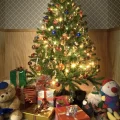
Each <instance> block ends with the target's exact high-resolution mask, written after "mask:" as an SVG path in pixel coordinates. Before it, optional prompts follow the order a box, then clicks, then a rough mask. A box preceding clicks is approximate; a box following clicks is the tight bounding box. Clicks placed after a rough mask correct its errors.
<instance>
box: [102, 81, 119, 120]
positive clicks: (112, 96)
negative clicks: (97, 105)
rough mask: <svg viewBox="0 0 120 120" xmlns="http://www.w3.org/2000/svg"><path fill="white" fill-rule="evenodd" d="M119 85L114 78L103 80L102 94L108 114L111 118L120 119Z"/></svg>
mask: <svg viewBox="0 0 120 120" xmlns="http://www.w3.org/2000/svg"><path fill="white" fill-rule="evenodd" d="M118 93H119V86H118V84H117V83H116V82H115V81H114V80H112V79H105V80H103V82H102V87H101V96H102V101H104V104H103V108H106V109H107V111H108V112H107V116H108V118H109V119H110V120H120V116H119V114H118V112H119V111H120V107H119V95H118Z"/></svg>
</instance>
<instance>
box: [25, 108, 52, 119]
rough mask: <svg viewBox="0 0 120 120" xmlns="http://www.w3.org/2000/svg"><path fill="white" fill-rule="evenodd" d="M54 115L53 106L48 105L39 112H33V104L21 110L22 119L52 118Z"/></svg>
mask: <svg viewBox="0 0 120 120" xmlns="http://www.w3.org/2000/svg"><path fill="white" fill-rule="evenodd" d="M53 117H54V108H53V107H49V108H48V109H46V110H42V111H41V112H40V113H35V106H31V107H30V108H27V109H25V110H23V120H52V119H53Z"/></svg>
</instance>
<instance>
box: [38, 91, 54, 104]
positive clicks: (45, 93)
mask: <svg viewBox="0 0 120 120" xmlns="http://www.w3.org/2000/svg"><path fill="white" fill-rule="evenodd" d="M43 98H46V100H47V101H48V102H49V106H53V104H54V101H53V99H54V89H45V90H40V91H38V105H41V103H42V99H43Z"/></svg>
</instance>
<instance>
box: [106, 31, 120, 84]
mask: <svg viewBox="0 0 120 120" xmlns="http://www.w3.org/2000/svg"><path fill="white" fill-rule="evenodd" d="M108 55H109V61H110V62H109V63H110V64H109V69H110V71H109V74H110V75H111V77H112V78H113V79H115V80H116V81H117V82H118V83H119V85H120V29H116V30H111V31H109V33H108Z"/></svg>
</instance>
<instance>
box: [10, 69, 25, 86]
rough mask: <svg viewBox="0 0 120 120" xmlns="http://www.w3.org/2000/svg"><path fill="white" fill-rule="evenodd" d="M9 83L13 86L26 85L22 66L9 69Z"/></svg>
mask: <svg viewBox="0 0 120 120" xmlns="http://www.w3.org/2000/svg"><path fill="white" fill-rule="evenodd" d="M10 83H11V84H13V85H14V86H15V87H17V86H19V87H22V86H26V84H27V82H26V70H24V69H23V68H22V67H20V68H17V69H15V70H11V71H10Z"/></svg>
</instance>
